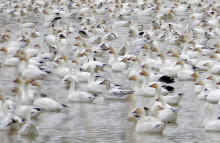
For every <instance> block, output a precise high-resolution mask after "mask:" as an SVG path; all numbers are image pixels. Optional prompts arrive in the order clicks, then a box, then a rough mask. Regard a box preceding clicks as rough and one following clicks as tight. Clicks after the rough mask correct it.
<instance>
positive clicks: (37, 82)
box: [31, 80, 41, 87]
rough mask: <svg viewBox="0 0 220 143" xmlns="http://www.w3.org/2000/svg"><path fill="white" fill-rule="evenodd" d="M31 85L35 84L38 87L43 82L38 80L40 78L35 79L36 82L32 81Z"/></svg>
mask: <svg viewBox="0 0 220 143" xmlns="http://www.w3.org/2000/svg"><path fill="white" fill-rule="evenodd" d="M31 85H33V86H37V87H40V86H41V82H40V81H38V80H35V81H34V82H32V84H31Z"/></svg>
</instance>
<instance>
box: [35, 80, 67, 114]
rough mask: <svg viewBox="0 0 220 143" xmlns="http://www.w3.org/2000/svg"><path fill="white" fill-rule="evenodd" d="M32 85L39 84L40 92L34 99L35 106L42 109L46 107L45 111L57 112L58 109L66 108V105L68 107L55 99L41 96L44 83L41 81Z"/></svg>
mask: <svg viewBox="0 0 220 143" xmlns="http://www.w3.org/2000/svg"><path fill="white" fill-rule="evenodd" d="M32 85H34V86H38V92H37V94H36V96H35V99H34V101H33V106H35V107H37V108H40V109H44V110H45V111H49V112H57V111H60V110H63V109H65V107H68V106H66V105H64V104H61V103H59V102H57V101H55V100H53V99H50V98H46V97H40V94H41V90H42V85H41V83H40V81H35V82H34V83H33V84H32Z"/></svg>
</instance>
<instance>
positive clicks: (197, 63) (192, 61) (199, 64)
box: [187, 47, 215, 71]
mask: <svg viewBox="0 0 220 143" xmlns="http://www.w3.org/2000/svg"><path fill="white" fill-rule="evenodd" d="M194 51H197V52H199V54H198V56H197V59H196V60H195V59H188V60H187V64H189V65H192V66H194V67H196V68H198V70H200V71H204V70H205V71H207V69H208V68H207V67H206V66H204V64H205V63H207V62H210V64H211V65H213V64H215V61H213V60H202V49H201V48H200V47H197V48H196V49H194Z"/></svg>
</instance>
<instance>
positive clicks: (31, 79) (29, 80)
mask: <svg viewBox="0 0 220 143" xmlns="http://www.w3.org/2000/svg"><path fill="white" fill-rule="evenodd" d="M34 81H35V80H34V79H33V78H31V77H27V78H26V79H25V80H24V84H25V85H28V84H30V83H33V82H34Z"/></svg>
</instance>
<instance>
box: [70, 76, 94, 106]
mask: <svg viewBox="0 0 220 143" xmlns="http://www.w3.org/2000/svg"><path fill="white" fill-rule="evenodd" d="M66 81H69V82H70V89H69V91H68V97H67V100H68V102H70V103H91V102H92V101H93V100H94V99H96V95H95V94H92V93H88V92H84V91H76V90H75V79H74V78H73V77H68V78H67V79H66Z"/></svg>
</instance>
